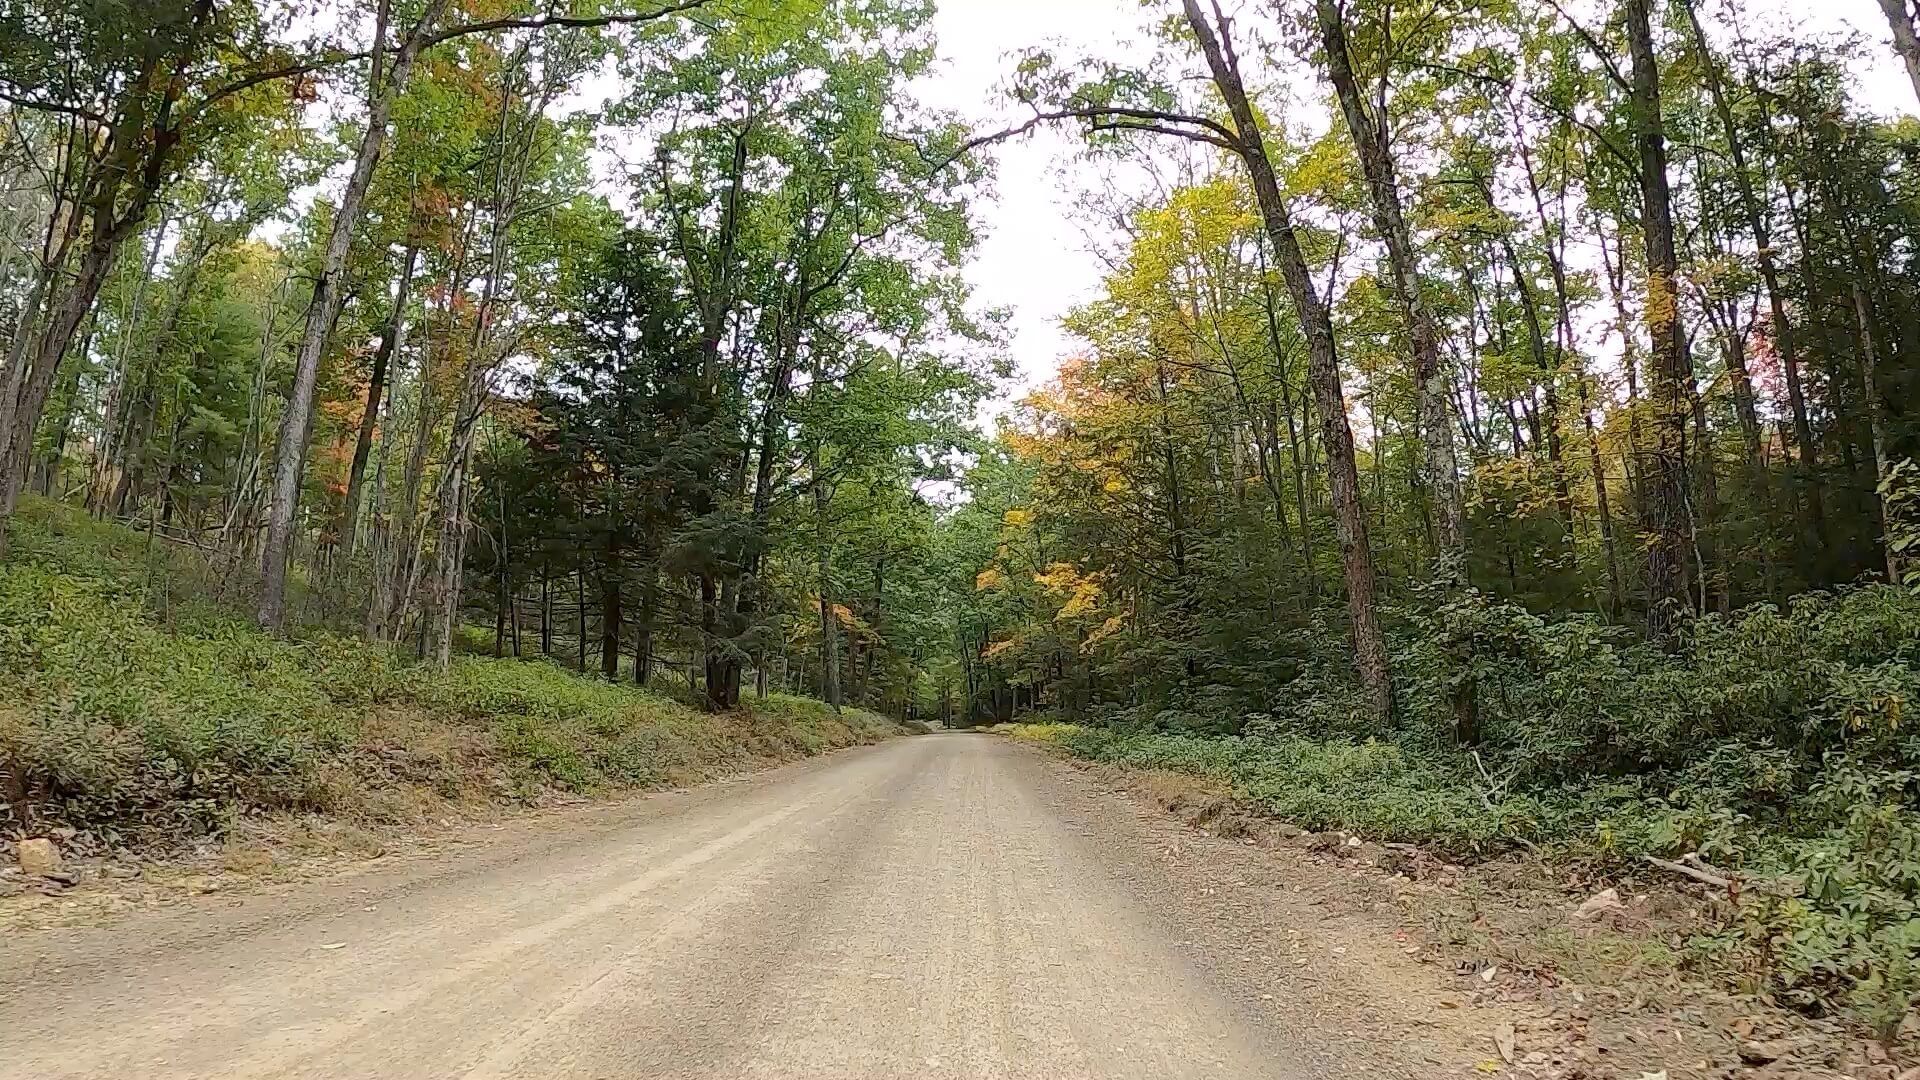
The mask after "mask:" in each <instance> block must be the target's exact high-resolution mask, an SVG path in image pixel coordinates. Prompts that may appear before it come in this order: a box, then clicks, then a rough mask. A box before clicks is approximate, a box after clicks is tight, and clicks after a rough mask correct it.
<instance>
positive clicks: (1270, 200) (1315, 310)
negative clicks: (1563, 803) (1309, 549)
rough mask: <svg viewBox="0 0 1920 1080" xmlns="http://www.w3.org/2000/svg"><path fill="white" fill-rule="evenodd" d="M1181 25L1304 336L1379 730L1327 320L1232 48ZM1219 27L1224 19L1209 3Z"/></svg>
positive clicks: (1379, 667) (1362, 671)
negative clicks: (1223, 112) (1225, 117)
mask: <svg viewBox="0 0 1920 1080" xmlns="http://www.w3.org/2000/svg"><path fill="white" fill-rule="evenodd" d="M1183 5H1184V8H1185V11H1186V18H1187V22H1188V23H1189V24H1190V25H1191V26H1192V27H1193V30H1194V33H1195V35H1196V36H1198V38H1199V40H1200V47H1201V50H1202V51H1203V52H1204V53H1205V54H1206V58H1207V66H1208V68H1209V69H1210V70H1211V72H1212V74H1213V81H1214V85H1215V86H1217V87H1218V88H1219V91H1220V94H1221V97H1222V98H1223V99H1224V100H1225V101H1226V104H1227V108H1228V110H1229V112H1230V113H1231V114H1232V118H1233V123H1234V128H1235V131H1236V133H1237V135H1238V145H1237V146H1236V148H1235V149H1236V152H1237V153H1238V154H1239V156H1240V158H1241V159H1242V160H1243V161H1244V162H1245V163H1246V166H1247V172H1248V174H1249V175H1250V177H1251V178H1252V181H1253V191H1254V197H1255V200H1256V201H1257V202H1258V203H1259V206H1260V216H1261V219H1262V221H1263V222H1264V223H1265V225H1266V230H1267V238H1268V240H1269V241H1270V242H1271V243H1272V245H1273V249H1274V256H1275V258H1276V259H1277V260H1278V261H1279V264H1280V273H1281V277H1282V278H1283V279H1285V281H1286V285H1287V291H1288V293H1289V294H1290V295H1291V296H1292V299H1293V304H1294V310H1295V311H1296V312H1297V313H1298V314H1299V316H1300V324H1301V326H1302V327H1303V328H1304V330H1305V332H1306V337H1307V361H1308V376H1309V379H1310V381H1311V382H1312V384H1313V392H1314V398H1315V402H1316V405H1317V407H1318V411H1319V413H1320V430H1321V439H1322V441H1323V442H1324V443H1325V449H1326V455H1327V472H1328V484H1329V486H1330V487H1331V489H1332V492H1333V510H1334V526H1335V530H1334V531H1335V535H1336V536H1337V538H1338V539H1339V542H1340V554H1341V565H1342V571H1343V576H1344V578H1345V580H1346V586H1347V617H1348V620H1349V622H1350V623H1351V629H1352V633H1353V647H1354V648H1353V651H1354V667H1355V669H1356V670H1357V671H1358V672H1359V675H1360V681H1361V682H1362V684H1364V685H1365V687H1366V689H1367V693H1368V697H1369V702H1370V708H1371V711H1372V713H1373V718H1374V722H1375V723H1376V724H1378V725H1380V726H1382V727H1385V726H1386V725H1388V724H1389V723H1391V722H1392V718H1393V679H1392V675H1391V673H1390V671H1389V670H1388V662H1387V646H1386V637H1385V635H1384V634H1383V632H1382V631H1381V628H1380V620H1379V615H1378V613H1377V611H1376V610H1375V599H1374V592H1375V587H1376V583H1375V573H1374V565H1373V550H1372V548H1371V547H1370V546H1369V543H1368V539H1367V519H1366V510H1365V508H1364V507H1362V505H1361V502H1360V474H1359V469H1358V467H1357V465H1356V463H1355V460H1354V447H1353V429H1352V428H1351V427H1350V426H1349V425H1348V423H1347V408H1346V399H1345V396H1344V394H1343V391H1342V389H1341V386H1340V361H1339V356H1338V354H1337V352H1336V350H1335V347H1334V338H1333V322H1332V320H1331V318H1330V317H1329V316H1328V314H1327V309H1326V305H1325V304H1324V303H1323V302H1322V301H1321V299H1320V295H1319V293H1318V291H1317V290H1316V289H1315V288H1314V281H1313V274H1312V270H1311V269H1310V268H1309V267H1308V265H1307V257H1306V254H1305V253H1304V252H1303V251H1302V250H1301V248H1300V241H1299V239H1298V237H1296V236H1295V234H1294V231H1293V221H1292V217H1291V215H1290V214H1289V212H1288V209H1287V204H1286V200H1285V197H1284V196H1283V195H1282V194H1281V191H1280V183H1279V180H1278V179H1277V178H1276V177H1275V176H1274V172H1273V163H1272V160H1271V159H1270V158H1268V157H1267V151H1266V144H1265V142H1264V141H1263V139H1262V136H1261V132H1260V126H1259V122H1258V121H1257V120H1256V119H1255V116H1254V110H1253V105H1252V103H1251V102H1250V101H1249V100H1248V99H1247V93H1246V88H1245V86H1244V84H1243V83H1242V82H1241V79H1240V70H1239V61H1238V59H1237V58H1236V57H1235V56H1234V54H1233V51H1232V43H1231V40H1230V39H1227V38H1226V37H1225V35H1224V34H1221V33H1216V32H1215V30H1214V25H1213V23H1212V22H1210V21H1209V20H1208V18H1207V16H1206V14H1205V13H1204V12H1202V10H1201V8H1200V3H1199V0H1183ZM1214 14H1215V17H1216V18H1219V20H1220V22H1221V26H1222V29H1223V30H1224V29H1225V28H1226V19H1225V17H1224V16H1223V15H1221V14H1220V11H1219V8H1218V5H1217V4H1216V5H1215V9H1214Z"/></svg>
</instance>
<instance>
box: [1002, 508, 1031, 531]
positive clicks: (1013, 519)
mask: <svg viewBox="0 0 1920 1080" xmlns="http://www.w3.org/2000/svg"><path fill="white" fill-rule="evenodd" d="M1002 520H1004V521H1005V522H1006V523H1007V525H1008V526H1009V527H1011V528H1015V529H1024V528H1026V527H1027V526H1029V525H1031V524H1033V511H1031V510H1024V509H1020V508H1018V507H1016V508H1015V509H1012V510H1009V511H1007V512H1006V515H1005V516H1004V517H1003V518H1002Z"/></svg>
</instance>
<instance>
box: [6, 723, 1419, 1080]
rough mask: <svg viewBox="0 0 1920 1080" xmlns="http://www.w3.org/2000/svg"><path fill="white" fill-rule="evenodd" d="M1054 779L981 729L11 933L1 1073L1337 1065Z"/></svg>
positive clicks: (845, 1072)
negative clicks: (1237, 974) (441, 846)
mask: <svg viewBox="0 0 1920 1080" xmlns="http://www.w3.org/2000/svg"><path fill="white" fill-rule="evenodd" d="M1063 771H1064V770H1063V767H1062V766H1060V765H1059V764H1057V763H1053V762H1049V761H1046V760H1043V759H1042V758H1041V757H1040V756H1038V755H1036V754H1034V753H1033V752H1031V751H1030V750H1026V749H1024V748H1021V747H1018V746H1014V745H1010V744H1009V743H1007V742H1006V741H1004V740H1001V739H997V738H993V737H990V736H984V735H972V734H959V733H952V734H936V735H929V736H923V737H919V738H913V739H902V740H896V741H894V742H891V743H887V744H883V745H881V746H876V747H869V748H865V749H861V750H854V751H848V752H845V753H842V754H838V755H834V756H832V757H831V758H827V759H821V760H816V761H811V762H806V763H802V764H800V765H796V766H788V767H784V768H781V769H776V770H773V771H772V772H769V773H765V774H761V775H759V776H757V777H753V778H750V779H747V780H745V781H741V782H736V783H731V784H724V785H718V786H715V787H710V788H704V789H698V790H695V791H691V792H683V793H676V794H668V795H660V796H655V797H651V798H647V799H642V800H634V801H630V802H628V803H625V804H622V805H619V806H616V807H612V808H601V809H599V810H596V811H594V812H592V813H587V814H579V815H573V816H569V815H564V814H563V815H554V816H551V817H548V818H545V819H543V820H540V821H538V822H536V823H535V824H534V825H531V826H525V827H516V828H514V829H510V830H507V831H505V832H503V833H502V834H501V835H500V837H499V839H498V841H497V842H495V843H489V844H486V845H475V846H473V847H471V848H469V849H467V850H464V851H460V852H455V853H453V854H450V855H443V856H441V857H439V858H437V859H435V860H432V861H431V862H427V863H421V862H405V861H399V862H401V863H402V864H401V865H396V866H393V867H389V868H384V869H376V870H374V871H372V872H369V873H364V874H360V875H356V876H353V877H349V878H346V879H344V880H342V881H337V882H330V883H321V884H310V885H305V886H298V887H295V888H291V889H285V888H283V889H281V890H280V891H278V892H277V893H275V892H270V893H268V894H265V895H257V896H253V897H249V898H246V899H244V900H239V899H228V898H224V897H212V898H205V902H204V903H201V902H196V903H195V904H194V905H191V906H189V907H188V908H187V909H185V910H181V909H175V910H172V911H167V912H161V913H148V914H145V915H139V916H134V917H132V918H129V919H126V920H122V921H120V922H117V923H115V924H114V925H112V926H108V927H103V928H96V929H91V930H82V931H52V932H43V933H36V934H25V933H22V934H17V935H8V936H9V937H11V938H13V939H14V940H8V941H0V1077H5V1078H22V1080H25V1078H33V1080H52V1078H55V1077H142V1078H156V1080H157V1078H172V1077H247V1078H266V1077H328V1078H337V1077H375V1076H381V1077H436V1078H438V1077H474V1078H478V1077H540V1078H557V1077H599V1078H612V1077H649V1078H651V1077H659V1078H686V1080H695V1078H699V1080H707V1078H712V1080H721V1078H725V1080H735V1078H745V1077H783V1078H784V1077H792V1078H796V1080H798V1078H808V1080H819V1078H829V1077H913V1078H924V1080H941V1078H957V1077H969V1078H1015V1077H1020V1078H1025V1077H1031V1078H1036V1080H1038V1078H1045V1080H1072V1078H1080V1077H1085V1078H1132V1077H1140V1078H1153V1080H1177V1078H1185V1077H1227V1078H1241V1077H1246V1078H1284V1080H1304V1078H1306V1077H1318V1076H1325V1075H1330V1074H1332V1073H1333V1072H1336V1071H1338V1072H1345V1071H1346V1070H1345V1069H1334V1068H1332V1067H1330V1066H1328V1065H1326V1064H1325V1063H1323V1062H1322V1061H1320V1060H1319V1059H1318V1058H1317V1057H1316V1051H1315V1050H1314V1049H1313V1047H1312V1046H1311V1045H1310V1043H1311V1042H1312V1039H1311V1037H1310V1035H1308V1034H1305V1033H1304V1029H1303V1028H1302V1027H1301V1026H1298V1025H1296V1024H1290V1023H1289V1022H1288V1014H1287V1012H1286V1008H1287V1006H1286V1003H1285V1002H1284V1001H1282V1002H1280V1003H1278V1004H1272V1003H1269V1002H1266V1001H1263V998H1265V999H1270V998H1271V997H1272V995H1271V994H1265V995H1257V996H1256V995H1253V994H1249V993H1247V992H1246V987H1245V986H1244V985H1240V983H1241V980H1239V979H1236V978H1234V977H1232V976H1233V969H1232V966H1231V964H1230V963H1215V962H1213V961H1211V960H1210V959H1209V957H1208V956H1207V955H1206V952H1205V950H1206V948H1207V947H1208V946H1207V945H1206V944H1205V943H1204V942H1201V943H1198V944H1197V943H1196V941H1195V940H1193V939H1194V937H1195V936H1196V935H1194V934H1193V933H1192V932H1191V931H1190V930H1187V929H1183V928H1182V926H1181V925H1180V922H1179V917H1180V913H1179V912H1178V911H1168V910H1165V909H1166V908H1167V907H1168V906H1170V905H1169V904H1167V903H1163V902H1160V901H1161V900H1163V899H1164V898H1156V896H1155V895H1154V892H1153V890H1154V888H1155V887H1156V886H1152V885H1144V886H1143V884H1142V882H1143V881H1151V880H1152V878H1153V866H1152V864H1153V855H1152V852H1151V848H1150V843H1151V842H1150V841H1149V840H1146V839H1144V838H1138V837H1129V836H1127V835H1125V832H1126V830H1127V829H1128V828H1131V827H1132V826H1131V825H1128V824H1126V823H1121V824H1119V825H1114V824H1112V823H1111V822H1110V821H1109V822H1107V823H1104V824H1098V825H1089V824H1088V823H1089V822H1090V821H1094V820H1095V819H1096V818H1098V817H1099V815H1098V814H1096V813H1095V811H1094V810H1092V809H1090V808H1089V807H1088V805H1086V804H1087V803H1088V802H1089V801H1090V800H1093V799H1095V798H1096V797H1097V796H1095V795H1093V794H1092V793H1090V792H1089V791H1087V790H1084V789H1082V788H1081V787H1079V786H1076V785H1075V784H1073V783H1070V782H1069V781H1068V780H1067V779H1066V778H1064V777H1063V776H1062V775H1060V774H1061V773H1062V772H1063ZM1106 809H1107V811H1108V812H1107V815H1106V817H1107V818H1111V817H1112V816H1113V815H1112V813H1111V807H1109V808H1106ZM1241 884H1245V883H1244V882H1242V883H1241ZM1207 891H1208V892H1209V893H1210V892H1211V891H1212V890H1210V889H1209V890H1207ZM1225 940H1226V941H1227V942H1228V944H1225V945H1221V946H1219V948H1221V949H1223V950H1224V949H1230V948H1232V943H1231V934H1229V935H1228V937H1227V938H1226V939H1225ZM1382 1071H1383V1070H1380V1069H1378V1068H1376V1069H1375V1070H1374V1071H1373V1072H1372V1075H1376V1076H1377V1075H1381V1073H1382ZM1384 1071H1389V1072H1390V1071H1392V1070H1390V1069H1389V1070H1384Z"/></svg>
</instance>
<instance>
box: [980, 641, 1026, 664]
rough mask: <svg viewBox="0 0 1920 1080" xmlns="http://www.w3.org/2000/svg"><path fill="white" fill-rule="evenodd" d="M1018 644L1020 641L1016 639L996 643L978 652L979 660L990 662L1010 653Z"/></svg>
mask: <svg viewBox="0 0 1920 1080" xmlns="http://www.w3.org/2000/svg"><path fill="white" fill-rule="evenodd" d="M1019 644H1020V639H1019V638H1017V637H1010V638H1008V639H1006V640H1005V641H996V642H994V643H993V644H991V645H989V646H987V647H986V648H985V649H982V650H981V651H980V659H982V660H992V659H993V658H995V657H997V656H1001V655H1004V654H1005V653H1008V652H1011V651H1012V650H1013V648H1014V647H1015V646H1017V645H1019Z"/></svg>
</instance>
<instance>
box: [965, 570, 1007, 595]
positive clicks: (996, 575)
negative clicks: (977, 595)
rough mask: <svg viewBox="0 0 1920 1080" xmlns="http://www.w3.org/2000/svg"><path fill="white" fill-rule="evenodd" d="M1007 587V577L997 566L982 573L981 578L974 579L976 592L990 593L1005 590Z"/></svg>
mask: <svg viewBox="0 0 1920 1080" xmlns="http://www.w3.org/2000/svg"><path fill="white" fill-rule="evenodd" d="M1006 587H1007V575H1005V574H1003V573H1001V572H1000V568H999V567H997V566H989V567H987V568H986V569H985V570H982V571H980V573H979V576H977V577H975V578H974V579H973V591H974V592H990V591H992V590H994V589H1004V588H1006Z"/></svg>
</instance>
